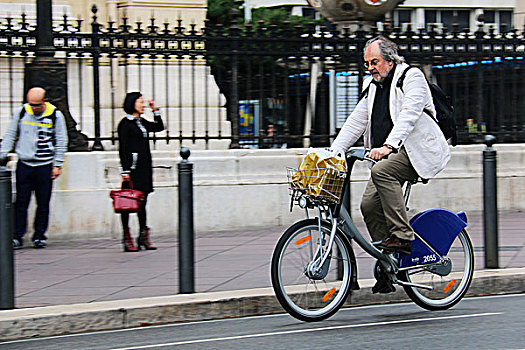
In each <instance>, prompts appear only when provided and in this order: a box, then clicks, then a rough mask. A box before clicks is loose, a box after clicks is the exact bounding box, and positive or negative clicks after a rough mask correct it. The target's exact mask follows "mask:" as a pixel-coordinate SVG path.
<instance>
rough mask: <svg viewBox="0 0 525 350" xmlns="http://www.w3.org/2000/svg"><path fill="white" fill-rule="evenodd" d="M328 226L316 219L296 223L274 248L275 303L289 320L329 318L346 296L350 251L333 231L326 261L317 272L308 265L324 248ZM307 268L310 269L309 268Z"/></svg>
mask: <svg viewBox="0 0 525 350" xmlns="http://www.w3.org/2000/svg"><path fill="white" fill-rule="evenodd" d="M330 229H331V225H330V224H329V223H327V222H322V225H321V229H319V225H318V221H317V220H316V219H309V220H303V221H300V222H298V223H296V224H294V225H292V226H291V227H290V228H288V229H287V230H286V232H285V233H284V234H283V236H282V237H281V238H280V240H279V242H278V243H277V246H276V248H275V251H274V254H273V258H272V266H271V275H272V285H273V289H274V291H275V294H276V296H277V299H278V300H279V302H280V303H281V305H282V306H283V308H284V309H285V310H286V311H287V312H288V313H289V314H290V315H292V316H293V317H295V318H297V319H300V320H303V321H320V320H323V319H325V318H328V317H330V316H332V315H333V314H334V313H335V312H336V311H337V310H339V308H340V307H341V306H342V305H343V303H344V302H345V300H346V298H347V296H348V294H349V293H350V280H351V277H352V269H351V266H350V264H351V261H353V260H355V259H353V251H352V250H351V248H350V245H349V243H348V240H347V238H346V237H345V236H344V234H343V233H342V232H341V231H339V230H338V231H337V232H336V234H335V238H334V243H333V245H332V249H331V251H330V254H329V259H327V260H326V263H324V264H323V266H322V267H321V269H319V271H315V269H312V268H311V266H312V264H311V263H312V262H314V261H319V258H320V252H321V251H322V252H324V251H325V250H326V249H327V247H328V241H329V238H330ZM309 266H310V268H309Z"/></svg>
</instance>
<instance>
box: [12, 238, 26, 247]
mask: <svg viewBox="0 0 525 350" xmlns="http://www.w3.org/2000/svg"><path fill="white" fill-rule="evenodd" d="M23 246H24V240H23V239H22V238H13V249H20V248H22V247H23Z"/></svg>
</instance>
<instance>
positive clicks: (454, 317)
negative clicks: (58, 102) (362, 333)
mask: <svg viewBox="0 0 525 350" xmlns="http://www.w3.org/2000/svg"><path fill="white" fill-rule="evenodd" d="M502 314H503V312H487V313H482V314H469V315H456V316H443V317H429V318H414V319H409V320H398V321H384V322H372V323H360V324H349V325H343V326H330V327H319V328H309V329H295V330H290V331H280V332H269V333H254V334H245V335H235V336H230V337H219V338H207V339H195V340H185V341H179V342H172V343H159V344H150V345H143V346H133V347H127V348H113V349H112V350H136V349H151V348H161V347H166V346H176V345H189V344H202V343H211V342H220V341H230V340H239V339H250V338H261V337H272V336H278V335H288V334H299V333H312V332H322V331H331V330H337V329H349V328H361V327H374V326H384V325H393V324H403V323H414V322H431V321H438V320H451V319H460V318H470V317H484V316H495V315H502Z"/></svg>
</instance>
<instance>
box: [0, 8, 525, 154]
mask: <svg viewBox="0 0 525 350" xmlns="http://www.w3.org/2000/svg"><path fill="white" fill-rule="evenodd" d="M93 14H94V16H93V18H92V20H91V29H92V30H91V32H82V31H81V30H80V28H81V22H82V21H81V20H75V21H72V20H69V19H68V18H67V17H66V16H64V19H63V21H62V22H61V23H55V24H54V47H55V50H56V52H55V59H57V60H59V61H61V62H63V63H65V65H66V67H67V69H66V71H67V81H68V88H67V89H68V90H67V92H68V99H69V103H68V108H69V112H70V114H71V115H72V117H73V118H75V119H76V120H77V121H78V127H79V128H80V129H81V130H82V132H84V133H85V134H87V135H88V136H89V139H90V140H91V141H93V142H95V143H100V144H104V145H105V147H106V148H107V147H110V145H111V144H114V143H115V141H116V137H117V135H116V126H117V124H118V121H119V119H120V118H121V117H122V115H123V111H122V110H121V107H120V106H121V104H122V100H123V97H124V94H125V92H126V91H129V90H140V91H142V92H143V93H144V95H145V97H146V98H154V99H155V100H156V101H157V103H158V104H159V105H160V107H161V109H162V111H163V117H164V119H165V124H166V127H167V128H166V131H164V132H162V133H158V134H156V135H152V138H153V140H155V141H159V140H162V141H165V142H166V143H169V142H170V141H177V142H179V143H181V144H182V143H195V144H200V145H202V148H217V147H223V148H224V147H260V148H268V147H296V146H303V145H316V146H324V145H327V144H329V143H330V139H331V138H333V137H334V135H335V134H336V133H337V130H338V128H340V127H341V125H342V123H343V122H344V119H345V118H346V116H348V114H349V113H350V112H351V111H352V109H353V107H354V105H355V103H356V101H357V95H358V92H359V91H360V89H361V87H362V82H363V78H364V77H365V71H364V68H363V57H362V54H363V47H364V44H365V43H366V41H367V40H368V39H370V38H371V37H373V36H375V35H378V34H382V35H385V36H388V37H390V38H391V39H392V40H393V41H395V42H396V43H397V44H398V45H399V46H400V49H401V53H402V54H403V55H404V56H405V58H406V59H407V61H408V62H409V63H411V64H413V65H420V66H422V67H423V68H424V69H425V70H426V71H427V72H429V73H431V75H432V76H433V79H436V81H437V82H438V83H439V84H440V85H441V87H442V88H443V89H444V90H445V92H446V93H447V94H449V95H450V96H451V99H452V102H453V104H454V106H455V108H456V121H457V125H458V130H459V143H473V142H477V141H478V140H479V139H480V138H481V137H482V135H483V134H484V133H490V134H495V135H497V136H498V139H499V140H502V141H504V142H524V141H525V131H524V128H523V127H524V124H525V108H524V107H525V106H524V103H525V88H524V86H523V84H520V82H521V81H523V77H524V76H525V64H524V59H523V55H524V54H525V53H524V51H525V50H524V47H525V40H524V34H523V31H521V32H520V31H518V30H516V29H511V30H509V31H507V32H505V33H496V32H494V31H491V32H488V33H487V32H483V31H482V30H481V29H480V30H478V31H477V32H475V33H467V32H463V31H458V30H457V28H455V27H454V28H451V30H450V31H449V32H445V33H441V32H438V31H426V30H416V31H412V30H411V29H410V28H408V30H407V31H406V32H401V31H399V29H398V28H389V27H386V28H385V30H384V31H382V32H378V31H376V30H374V29H372V30H370V31H364V30H362V29H353V30H352V29H349V28H346V29H340V30H337V29H327V28H323V27H316V26H313V25H312V26H310V27H306V28H305V27H292V26H291V25H290V24H289V23H286V22H285V23H282V25H280V26H274V25H272V26H266V25H265V24H264V23H257V24H256V25H254V26H250V25H246V26H245V25H242V26H241V25H239V24H237V23H236V22H235V20H234V21H233V22H232V23H231V24H229V25H228V26H216V27H213V28H211V27H206V26H204V27H198V26H197V25H194V24H191V25H189V26H184V25H183V24H182V21H180V20H179V21H177V23H175V24H169V23H162V24H159V23H157V21H156V20H155V19H154V18H151V19H150V21H149V22H148V23H140V22H137V23H133V24H130V23H128V20H127V19H126V18H123V19H122V20H121V22H120V24H117V23H115V22H109V23H106V24H100V23H99V22H98V20H97V17H96V9H95V8H94V9H93ZM480 28H482V26H480ZM35 33H36V28H35V24H34V23H29V22H28V21H27V20H26V18H25V16H24V15H22V16H21V17H19V18H16V19H15V18H8V19H6V20H5V21H3V22H0V64H1V65H0V79H1V81H2V82H3V84H2V86H1V87H0V95H1V98H0V133H2V134H3V133H4V129H5V127H6V125H7V123H8V121H9V116H10V114H12V112H13V111H14V109H16V108H17V107H18V106H19V105H20V103H21V102H22V101H23V91H22V87H21V85H20V81H23V67H24V66H25V65H26V64H27V63H28V62H30V61H31V60H33V58H34V57H35V48H36V34H35Z"/></svg>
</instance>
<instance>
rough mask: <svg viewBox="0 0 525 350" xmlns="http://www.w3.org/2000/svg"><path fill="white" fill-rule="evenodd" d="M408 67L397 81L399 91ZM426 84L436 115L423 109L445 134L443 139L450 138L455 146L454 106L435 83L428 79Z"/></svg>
mask: <svg viewBox="0 0 525 350" xmlns="http://www.w3.org/2000/svg"><path fill="white" fill-rule="evenodd" d="M410 68H414V67H412V66H409V67H408V68H406V69H405V70H404V71H403V73H402V74H401V76H400V77H399V80H398V81H397V87H398V88H400V89H401V91H403V81H404V80H405V75H406V73H407V71H408V70H409V69H410ZM427 84H428V87H429V88H430V93H431V94H432V100H433V101H434V107H435V108H436V116H435V117H434V116H433V115H432V113H431V112H430V111H429V110H428V109H426V108H425V109H424V110H423V111H424V112H425V113H426V114H428V115H429V116H430V117H431V118H432V119H434V121H436V122H437V124H438V126H439V128H440V129H441V132H442V133H443V135H445V139H447V140H451V144H452V146H455V145H456V144H457V133H456V120H455V118H454V106H452V103H450V98H449V97H448V96H447V95H445V93H444V92H443V90H441V88H440V87H439V86H438V85H437V84H434V83H431V82H429V81H428V80H427Z"/></svg>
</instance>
